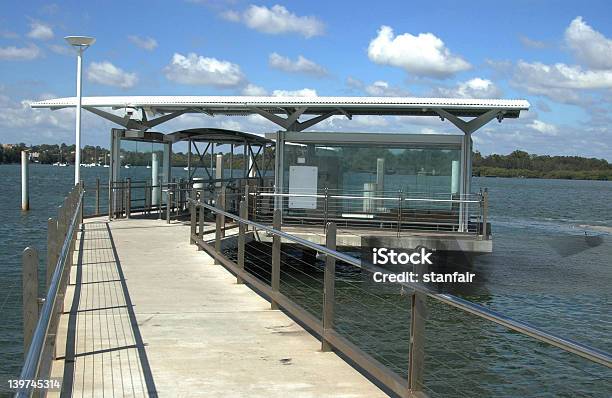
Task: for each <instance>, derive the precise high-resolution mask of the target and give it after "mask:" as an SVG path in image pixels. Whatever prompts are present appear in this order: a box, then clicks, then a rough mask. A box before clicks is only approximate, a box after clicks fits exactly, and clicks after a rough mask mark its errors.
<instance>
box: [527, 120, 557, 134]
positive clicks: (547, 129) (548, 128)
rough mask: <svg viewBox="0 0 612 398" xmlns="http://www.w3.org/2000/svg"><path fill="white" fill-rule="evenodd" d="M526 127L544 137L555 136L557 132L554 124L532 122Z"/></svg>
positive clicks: (538, 121)
mask: <svg viewBox="0 0 612 398" xmlns="http://www.w3.org/2000/svg"><path fill="white" fill-rule="evenodd" d="M527 126H529V127H531V128H532V129H534V130H536V131H539V132H540V133H542V134H545V135H557V133H558V131H559V130H558V129H557V126H555V125H554V124H550V123H545V122H542V121H540V120H534V121H533V122H531V123H530V124H528V125H527Z"/></svg>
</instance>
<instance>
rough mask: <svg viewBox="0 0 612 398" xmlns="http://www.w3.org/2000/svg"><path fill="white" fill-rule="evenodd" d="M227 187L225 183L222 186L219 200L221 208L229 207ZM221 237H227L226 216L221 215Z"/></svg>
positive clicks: (218, 205)
mask: <svg viewBox="0 0 612 398" xmlns="http://www.w3.org/2000/svg"><path fill="white" fill-rule="evenodd" d="M226 194H227V187H226V186H225V185H222V186H221V192H220V196H219V198H218V200H217V207H218V208H220V209H221V210H226V209H227V195H226ZM221 227H222V228H221V237H222V238H224V237H225V216H224V215H221Z"/></svg>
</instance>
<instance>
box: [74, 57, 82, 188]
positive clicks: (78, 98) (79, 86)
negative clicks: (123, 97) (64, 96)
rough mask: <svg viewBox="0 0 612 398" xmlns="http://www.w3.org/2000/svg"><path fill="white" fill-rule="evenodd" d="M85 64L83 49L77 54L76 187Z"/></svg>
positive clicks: (78, 176) (79, 164)
mask: <svg viewBox="0 0 612 398" xmlns="http://www.w3.org/2000/svg"><path fill="white" fill-rule="evenodd" d="M82 62H83V49H82V48H79V49H78V52H77V107H76V143H75V159H74V185H77V184H78V183H79V182H80V181H81V80H82V76H81V74H82V73H81V64H82Z"/></svg>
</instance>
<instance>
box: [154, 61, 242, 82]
mask: <svg viewBox="0 0 612 398" xmlns="http://www.w3.org/2000/svg"><path fill="white" fill-rule="evenodd" d="M164 70H165V73H166V78H167V79H168V80H172V81H174V82H177V83H180V84H193V85H209V86H215V87H236V86H240V85H242V84H244V83H245V80H246V79H245V76H244V74H243V73H242V71H241V70H240V66H238V65H236V64H233V63H231V62H229V61H222V60H218V59H216V58H209V57H203V56H201V55H197V54H195V53H189V54H188V55H187V56H184V55H182V54H178V53H175V54H174V55H173V56H172V61H171V62H170V65H168V66H166V68H165V69H164Z"/></svg>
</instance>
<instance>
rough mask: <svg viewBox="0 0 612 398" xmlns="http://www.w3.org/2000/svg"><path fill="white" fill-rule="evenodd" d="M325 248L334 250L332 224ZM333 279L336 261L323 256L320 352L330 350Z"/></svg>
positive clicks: (332, 320) (332, 316)
mask: <svg viewBox="0 0 612 398" xmlns="http://www.w3.org/2000/svg"><path fill="white" fill-rule="evenodd" d="M325 247H327V248H328V249H330V250H336V224H335V223H333V222H330V223H328V224H327V234H326V236H325ZM335 278H336V259H335V258H334V257H332V256H325V274H324V277H323V335H322V336H321V351H323V352H328V351H331V350H332V346H331V344H330V343H329V341H328V340H327V335H328V334H329V332H330V331H332V330H333V328H334V303H335V289H336V287H335Z"/></svg>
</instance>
